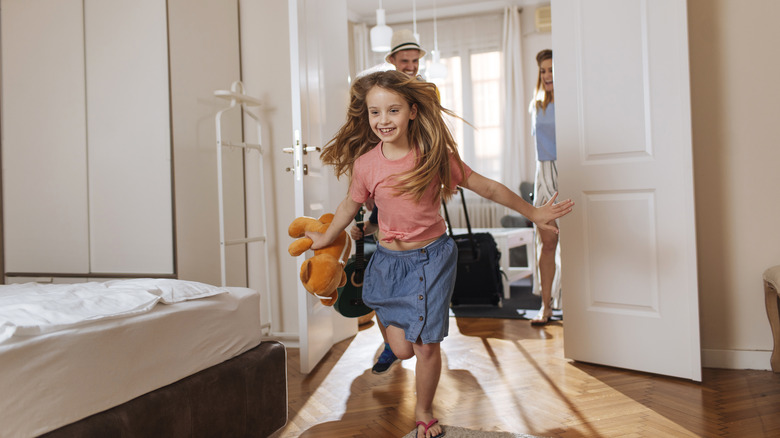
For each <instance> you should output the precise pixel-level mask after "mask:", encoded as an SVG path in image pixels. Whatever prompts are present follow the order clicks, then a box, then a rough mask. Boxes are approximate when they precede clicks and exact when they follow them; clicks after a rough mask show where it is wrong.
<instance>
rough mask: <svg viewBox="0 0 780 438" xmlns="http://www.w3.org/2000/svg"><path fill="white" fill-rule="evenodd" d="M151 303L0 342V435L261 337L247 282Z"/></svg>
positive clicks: (99, 406) (117, 396) (88, 408)
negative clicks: (215, 292) (148, 306)
mask: <svg viewBox="0 0 780 438" xmlns="http://www.w3.org/2000/svg"><path fill="white" fill-rule="evenodd" d="M227 289H228V290H229V293H223V294H220V295H215V296H210V297H207V298H199V299H194V300H191V301H182V302H177V303H174V304H170V305H168V304H157V305H156V306H154V307H153V308H152V309H151V310H150V311H148V312H147V313H142V314H140V315H133V316H127V317H114V318H113V319H102V320H98V321H95V322H87V323H83V324H79V325H77V326H74V327H70V328H67V327H66V328H64V329H57V330H55V331H51V332H44V333H41V334H39V335H34V336H19V335H17V336H13V337H11V338H10V339H6V340H5V341H3V342H2V343H0V437H2V438H16V437H31V436H36V435H40V434H42V433H45V432H48V431H51V430H54V429H56V428H58V427H61V426H64V425H66V424H69V423H72V422H74V421H77V420H80V419H82V418H85V417H87V416H89V415H92V414H95V413H97V412H101V411H103V410H106V409H109V408H111V407H113V406H116V405H119V404H121V403H124V402H126V401H128V400H131V399H133V398H135V397H138V396H140V395H143V394H145V393H147V392H150V391H152V390H154V389H156V388H160V387H162V386H165V385H168V384H170V383H173V382H175V381H177V380H180V379H182V378H184V377H186V376H189V375H191V374H193V373H196V372H198V371H201V370H203V369H205V368H208V367H210V366H213V365H216V364H218V363H220V362H223V361H225V360H227V359H230V358H232V357H234V356H237V355H239V354H241V353H243V352H245V351H247V350H249V349H251V348H253V347H255V346H257V345H258V344H259V343H260V338H261V328H260V296H259V294H258V293H257V292H256V291H254V290H251V289H246V288H233V287H231V288H227Z"/></svg>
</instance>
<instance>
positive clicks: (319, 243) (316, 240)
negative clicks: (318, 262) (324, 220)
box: [306, 231, 330, 250]
mask: <svg viewBox="0 0 780 438" xmlns="http://www.w3.org/2000/svg"><path fill="white" fill-rule="evenodd" d="M306 237H308V238H309V239H311V241H312V244H311V249H313V250H314V249H320V248H324V247H326V246H328V245H330V242H328V241H327V240H326V239H325V235H324V234H322V233H318V232H316V231H307V232H306Z"/></svg>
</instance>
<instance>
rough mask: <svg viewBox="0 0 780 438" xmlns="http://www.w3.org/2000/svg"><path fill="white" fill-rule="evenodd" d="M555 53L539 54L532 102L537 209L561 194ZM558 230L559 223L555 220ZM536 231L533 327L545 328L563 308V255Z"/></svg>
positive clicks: (553, 237)
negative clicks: (537, 299) (536, 302)
mask: <svg viewBox="0 0 780 438" xmlns="http://www.w3.org/2000/svg"><path fill="white" fill-rule="evenodd" d="M552 57H553V55H552V50H549V49H545V50H542V51H540V52H539V53H538V54H537V55H536V63H537V64H538V65H539V77H538V79H537V80H536V88H535V90H534V98H533V100H532V101H531V105H530V108H529V111H530V112H531V120H532V123H531V126H532V128H531V129H532V134H533V136H534V139H535V143H536V184H535V187H534V206H540V205H544V204H545V203H547V202H548V201H549V200H550V199H551V198H552V196H553V195H554V194H555V193H556V192H557V191H558V168H557V166H556V164H555V160H556V158H557V151H556V147H555V94H554V91H553V70H552V69H553V59H552ZM555 222H556V223H555V225H556V228H557V220H556V221H555ZM534 228H536V242H535V244H536V272H535V273H534V283H535V285H534V293H536V292H537V291H538V292H539V295H541V297H542V307H541V309H539V313H538V314H537V315H536V316H535V317H534V318H533V319H532V320H531V325H545V324H547V323H548V322H549V321H550V318H551V317H552V310H553V308H554V307H555V308H559V307H560V299H561V277H560V276H561V269H560V268H561V256H560V245H559V242H558V234H557V233H555V232H552V231H548V230H544V229H540V228H539V227H537V226H536V224H534Z"/></svg>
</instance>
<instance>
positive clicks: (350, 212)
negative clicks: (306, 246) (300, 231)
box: [306, 195, 362, 249]
mask: <svg viewBox="0 0 780 438" xmlns="http://www.w3.org/2000/svg"><path fill="white" fill-rule="evenodd" d="M361 205H362V204H359V203H357V202H355V201H353V200H352V198H351V197H350V196H349V195H347V197H346V198H344V200H343V201H341V203H340V204H339V206H338V208H336V213H335V214H334V215H333V222H331V223H330V226H328V230H327V231H325V233H317V232H315V231H307V232H306V237H308V238H309V239H311V240H312V242H313V243H312V245H311V249H320V248H323V247H326V246H328V245H330V244H331V243H332V242H333V241H334V240H336V237H338V235H339V233H341V232H342V231H344V230H345V229H346V228H347V225H349V224H350V222H352V218H354V217H355V215H356V214H357V212H358V210H360V206H361Z"/></svg>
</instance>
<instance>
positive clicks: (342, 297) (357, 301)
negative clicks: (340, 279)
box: [333, 207, 371, 318]
mask: <svg viewBox="0 0 780 438" xmlns="http://www.w3.org/2000/svg"><path fill="white" fill-rule="evenodd" d="M355 222H356V223H357V226H358V228H360V231H363V208H362V207H361V208H360V211H358V213H357V214H356V215H355ZM365 267H366V262H365V259H364V257H363V238H362V237H361V238H360V239H358V240H356V241H355V255H354V256H352V257H350V258H349V260H347V265H346V266H344V272H346V274H347V284H345V285H344V287H341V288H339V290H338V292H339V297H338V300H337V301H336V304H334V305H333V307H334V308H335V309H336V311H337V312H339V313H340V314H342V315H344V316H346V317H347V318H357V317H360V316H363V315H368V314H369V313H371V309H369V308H368V306H366V305H365V304H363V271H364V269H365Z"/></svg>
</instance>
